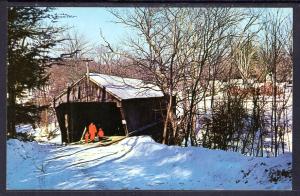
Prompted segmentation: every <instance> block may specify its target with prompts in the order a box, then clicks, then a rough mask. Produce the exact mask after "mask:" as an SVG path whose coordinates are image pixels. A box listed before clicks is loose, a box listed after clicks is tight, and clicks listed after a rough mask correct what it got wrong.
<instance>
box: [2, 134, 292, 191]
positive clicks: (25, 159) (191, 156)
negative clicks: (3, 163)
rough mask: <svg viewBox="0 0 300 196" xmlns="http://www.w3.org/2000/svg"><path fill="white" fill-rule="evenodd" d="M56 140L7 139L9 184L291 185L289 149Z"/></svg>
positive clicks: (76, 186)
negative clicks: (253, 152)
mask: <svg viewBox="0 0 300 196" xmlns="http://www.w3.org/2000/svg"><path fill="white" fill-rule="evenodd" d="M96 145H97V144H87V145H73V146H65V147H62V146H57V145H53V144H45V143H37V142H27V143H25V142H21V141H19V140H9V141H8V142H7V155H8V158H7V189H9V190H15V189H18V190H19V189H22V190H24V189H27V190H28V189H30V190H33V189H39V190H41V189H42V190H45V189H47V190H49V189H51V190H52V189H64V190H101V189H110V190H111V189H113V190H120V189H129V190H134V189H144V190H145V189H147V190H149V189H151V190H166V189H167V190H200V189H291V186H292V183H291V177H290V175H291V174H290V171H291V166H292V165H291V162H292V156H291V154H290V153H288V154H284V155H281V156H279V157H277V158H253V157H246V156H243V155H240V154H239V153H233V152H224V151H221V150H209V149H205V148H201V147H188V148H184V147H177V146H165V145H162V144H158V143H155V142H154V141H153V140H152V139H151V138H150V137H147V136H140V137H131V138H127V139H124V140H123V141H121V142H119V143H118V144H115V145H111V146H108V147H96Z"/></svg>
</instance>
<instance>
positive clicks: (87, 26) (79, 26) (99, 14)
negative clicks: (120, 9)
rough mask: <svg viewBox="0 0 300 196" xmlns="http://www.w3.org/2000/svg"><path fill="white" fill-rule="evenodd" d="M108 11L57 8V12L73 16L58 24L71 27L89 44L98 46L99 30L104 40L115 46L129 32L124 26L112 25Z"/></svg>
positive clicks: (112, 18)
mask: <svg viewBox="0 0 300 196" xmlns="http://www.w3.org/2000/svg"><path fill="white" fill-rule="evenodd" d="M108 9H109V8H93V7H82V8H80V7H60V8H57V12H58V13H65V14H68V15H71V16H75V17H73V18H65V19H62V20H61V22H60V23H61V24H63V25H68V26H72V27H73V30H74V31H77V32H78V33H79V34H82V35H83V36H84V37H85V38H86V39H87V40H88V41H90V42H91V43H95V44H97V45H99V44H100V40H101V37H100V28H101V30H102V33H103V35H104V37H105V39H107V41H109V42H110V43H115V44H117V43H119V42H121V41H122V39H123V38H124V36H127V33H128V32H130V31H128V29H127V28H126V27H125V26H123V25H121V24H116V23H114V22H113V20H114V16H113V15H112V14H111V13H110V12H109V11H108ZM125 9H126V8H125ZM101 43H102V42H101Z"/></svg>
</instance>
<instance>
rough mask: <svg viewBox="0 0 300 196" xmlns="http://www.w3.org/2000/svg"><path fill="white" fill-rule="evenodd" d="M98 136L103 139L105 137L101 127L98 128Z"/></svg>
mask: <svg viewBox="0 0 300 196" xmlns="http://www.w3.org/2000/svg"><path fill="white" fill-rule="evenodd" d="M98 137H99V140H101V139H102V138H103V137H104V131H103V129H102V128H101V127H100V128H99V130H98Z"/></svg>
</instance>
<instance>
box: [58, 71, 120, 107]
mask: <svg viewBox="0 0 300 196" xmlns="http://www.w3.org/2000/svg"><path fill="white" fill-rule="evenodd" d="M90 81H91V82H89V85H87V80H86V77H83V78H81V79H80V80H79V81H78V82H76V83H74V84H73V85H71V86H70V87H68V89H69V90H68V89H67V90H66V91H64V92H63V93H61V94H60V95H58V96H57V97H56V98H55V99H54V105H55V106H57V105H59V104H61V103H67V102H116V103H117V106H119V107H120V106H121V100H120V99H119V98H116V96H114V95H112V94H111V93H109V92H107V91H106V90H105V87H101V86H99V85H97V84H95V82H93V81H92V80H90Z"/></svg>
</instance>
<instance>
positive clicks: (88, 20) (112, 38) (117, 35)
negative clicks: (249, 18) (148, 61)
mask: <svg viewBox="0 0 300 196" xmlns="http://www.w3.org/2000/svg"><path fill="white" fill-rule="evenodd" d="M109 9H111V8H109V7H58V8H57V10H56V11H57V12H58V13H65V14H68V15H71V16H74V17H73V18H65V19H60V22H59V23H58V24H59V25H63V26H70V27H72V31H76V32H78V33H79V34H80V35H83V37H84V38H85V40H87V41H88V42H90V44H92V45H96V46H99V45H100V44H103V43H104V42H103V41H102V40H101V37H100V28H101V31H102V33H103V35H104V37H105V39H106V40H107V41H108V42H109V43H111V44H112V45H113V46H117V45H120V44H122V41H124V40H125V39H126V37H128V36H132V35H133V31H132V30H130V29H128V28H126V27H125V26H124V25H122V24H117V23H114V22H113V21H114V20H115V17H114V16H113V15H112V14H111V13H110V12H109ZM114 9H119V10H123V9H127V10H130V9H133V8H114ZM255 9H260V8H255ZM280 9H282V10H283V12H282V13H283V15H291V14H292V8H280ZM274 10H275V9H274Z"/></svg>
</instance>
